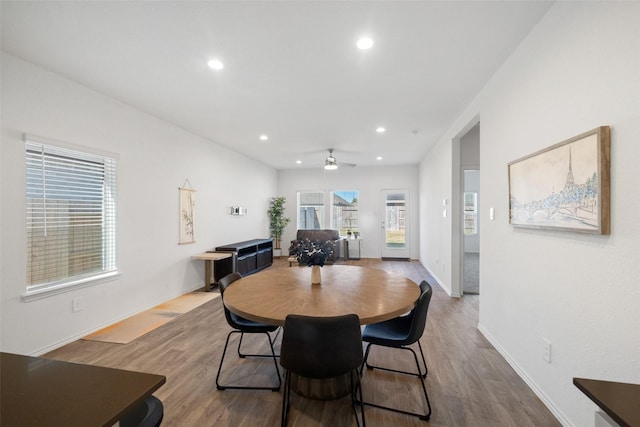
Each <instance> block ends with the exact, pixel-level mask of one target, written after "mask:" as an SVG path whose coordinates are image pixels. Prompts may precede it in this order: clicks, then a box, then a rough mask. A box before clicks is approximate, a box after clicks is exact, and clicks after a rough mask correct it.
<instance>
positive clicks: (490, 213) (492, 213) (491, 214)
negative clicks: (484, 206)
mask: <svg viewBox="0 0 640 427" xmlns="http://www.w3.org/2000/svg"><path fill="white" fill-rule="evenodd" d="M489 219H490V220H491V221H493V220H494V219H496V215H495V211H494V210H493V208H489Z"/></svg>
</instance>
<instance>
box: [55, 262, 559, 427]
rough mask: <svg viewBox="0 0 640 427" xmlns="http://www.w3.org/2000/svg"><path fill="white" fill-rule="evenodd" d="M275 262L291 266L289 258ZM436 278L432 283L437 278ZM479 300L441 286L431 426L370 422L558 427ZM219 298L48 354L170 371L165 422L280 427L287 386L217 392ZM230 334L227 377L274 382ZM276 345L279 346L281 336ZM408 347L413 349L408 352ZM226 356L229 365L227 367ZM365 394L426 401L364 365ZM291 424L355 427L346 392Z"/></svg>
mask: <svg viewBox="0 0 640 427" xmlns="http://www.w3.org/2000/svg"><path fill="white" fill-rule="evenodd" d="M347 263H348V264H352V265H362V266H366V267H370V268H379V269H384V270H388V271H393V272H397V273H401V274H404V275H405V276H406V277H408V278H410V279H412V280H414V281H415V282H416V283H419V282H420V281H421V280H423V279H425V278H427V277H428V273H427V272H426V270H425V269H424V268H423V267H422V265H421V264H420V263H418V262H404V261H380V260H372V259H363V260H360V261H348V262H347ZM271 268H304V267H288V263H287V262H286V260H285V259H284V258H281V259H278V260H276V262H275V263H274V266H273V267H271ZM432 283H434V282H432ZM478 298H479V297H478V296H477V295H465V296H464V297H463V298H460V299H454V298H449V296H447V294H446V293H445V292H444V291H443V290H442V289H441V288H439V287H438V286H435V287H434V293H433V297H432V300H431V305H430V307H429V314H428V318H427V326H426V329H425V333H424V335H423V336H422V339H421V340H420V341H421V343H422V346H423V348H424V350H425V356H426V359H427V365H428V367H429V375H428V376H427V379H426V380H425V381H426V385H427V390H428V392H429V398H430V400H431V406H432V408H433V413H432V416H431V420H430V421H429V423H428V424H427V423H425V422H424V421H420V420H418V419H417V418H414V417H409V416H406V415H401V414H396V413H393V412H389V411H383V410H380V409H376V408H372V407H367V408H366V419H367V423H368V425H370V426H391V425H393V426H421V425H425V426H427V425H430V426H432V427H441V426H450V427H465V426H469V427H484V426H486V427H499V426H505V427H510V426H513V427H516V426H517V427H527V426H530V427H534V426H535V427H540V426H560V423H559V422H558V421H557V420H556V419H555V418H554V416H553V415H552V414H551V413H550V412H549V410H548V409H547V408H546V407H545V406H544V405H543V404H542V402H541V401H540V400H539V399H538V398H537V397H536V396H535V394H534V393H533V392H532V391H531V390H530V389H529V388H528V387H527V385H526V384H525V383H524V381H522V380H521V379H520V377H519V376H518V375H517V374H516V373H515V372H514V371H513V369H512V368H511V367H510V366H509V365H508V364H507V362H506V361H505V360H504V359H503V358H502V356H500V354H498V352H497V351H496V350H495V349H494V348H493V347H492V346H491V345H490V344H489V343H488V342H487V340H486V339H485V338H484V337H483V336H482V335H481V334H480V332H478V330H477V328H476V326H477V322H478V301H479V300H478ZM221 304H222V301H221V299H220V298H216V299H214V300H213V301H211V302H208V303H206V304H204V305H202V306H200V307H199V308H197V309H195V310H192V311H191V312H189V313H186V314H184V315H182V316H180V317H179V318H177V319H176V320H174V321H172V322H169V323H168V324H166V325H164V326H162V327H160V328H158V329H156V330H154V331H152V332H150V333H148V334H146V335H144V336H143V337H140V338H138V339H136V340H134V341H132V342H131V343H129V344H109V343H101V342H92V341H82V340H79V341H76V342H73V343H70V344H68V345H66V346H64V347H61V348H59V349H57V350H54V351H52V352H50V353H48V354H46V355H44V357H49V358H53V359H59V360H67V361H72V362H79V363H87V364H93V365H100V366H109V367H114V368H122V369H130V370H137V371H143V372H151V373H158V374H163V375H166V377H167V383H166V384H165V385H164V386H163V387H161V388H160V389H159V390H158V391H157V392H156V393H155V395H156V396H157V397H158V398H160V399H161V400H162V402H163V403H164V409H165V417H164V421H163V424H162V425H163V426H213V425H215V426H234V427H235V426H250V427H256V426H275V425H278V424H279V423H280V411H281V403H282V392H271V391H250V390H242V391H235V390H225V391H218V390H216V386H215V377H216V373H217V369H218V363H219V361H220V356H221V354H222V348H223V346H224V341H225V339H226V335H227V333H228V332H229V330H230V328H229V326H228V325H227V323H226V321H225V319H224V314H223V310H222V305H221ZM236 340H237V338H232V341H231V343H230V351H228V356H227V359H225V367H224V373H223V378H221V379H222V380H223V381H232V382H242V381H251V382H262V383H266V384H275V382H276V376H275V369H274V366H273V361H272V360H269V359H250V358H246V359H238V358H237V357H235V356H236V355H235V353H234V349H235V347H232V346H233V345H234V343H235V344H236V346H237V341H236ZM245 345H247V346H248V347H246V348H247V350H252V351H257V352H265V351H267V349H268V347H267V344H266V340H265V339H264V337H262V338H260V337H247V338H245V340H244V342H243V349H245ZM276 351H279V339H278V346H277V349H276ZM404 353H407V354H404ZM409 357H410V353H409V352H406V351H398V350H395V351H394V350H391V349H384V348H380V347H376V348H374V349H372V351H371V356H370V359H371V362H375V363H378V364H385V365H391V364H394V365H395V366H396V367H398V368H399V369H407V370H408V369H412V368H414V367H415V366H414V364H413V362H412V360H411V359H409ZM227 360H228V363H227ZM363 390H364V396H365V400H367V401H375V402H379V403H383V404H385V405H389V404H390V405H393V406H400V407H403V408H404V409H408V410H412V411H420V410H422V407H423V406H424V402H423V401H422V399H424V398H423V397H422V392H421V389H420V384H419V381H418V380H417V379H416V378H413V377H409V376H403V375H398V374H392V373H388V372H382V371H375V370H374V371H369V370H365V373H364V376H363ZM292 398H293V400H292V408H291V413H290V419H289V425H290V426H305V427H307V426H332V427H334V426H336V427H340V426H351V425H355V420H354V416H353V412H352V411H351V405H350V401H349V399H348V398H344V399H338V400H335V401H328V402H325V401H317V400H310V399H304V398H301V397H299V396H296V395H293V396H292Z"/></svg>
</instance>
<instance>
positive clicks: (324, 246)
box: [290, 239, 335, 267]
mask: <svg viewBox="0 0 640 427" xmlns="http://www.w3.org/2000/svg"><path fill="white" fill-rule="evenodd" d="M334 244H335V243H334V241H333V240H327V241H324V242H322V241H320V240H309V239H300V240H297V241H296V242H294V244H293V245H292V247H291V250H290V254H291V255H293V256H295V257H296V259H297V260H298V262H301V263H303V264H306V265H308V266H310V267H311V266H312V265H319V266H320V267H322V266H323V265H324V263H325V262H326V261H327V258H328V257H329V256H331V255H332V254H333V252H334Z"/></svg>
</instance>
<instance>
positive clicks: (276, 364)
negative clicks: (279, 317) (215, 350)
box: [216, 330, 282, 391]
mask: <svg viewBox="0 0 640 427" xmlns="http://www.w3.org/2000/svg"><path fill="white" fill-rule="evenodd" d="M232 334H240V342H242V337H243V335H244V333H243V332H241V331H236V330H234V331H231V332H229V334H227V340H226V341H225V343H224V349H223V350H222V357H221V358H220V365H219V366H218V374H217V375H216V388H217V389H218V390H225V389H227V388H228V389H240V390H271V391H280V387H281V386H282V378H281V377H280V368H279V367H278V360H277V359H276V357H277V356H276V352H275V350H274V348H273V341H272V340H271V335H269V333H268V332H264V334H265V335H267V339H268V340H269V348H270V349H271V354H270V355H265V354H258V355H252V354H245V355H243V356H244V357H246V356H253V357H271V358H273V364H274V366H275V368H276V375H278V386H277V387H274V386H271V387H267V386H264V387H256V386H238V385H224V384H220V373H221V372H222V364H223V362H224V357H225V355H226V353H227V347H228V346H229V339H230V338H231V335H232ZM238 355H240V344H238ZM240 357H242V356H240Z"/></svg>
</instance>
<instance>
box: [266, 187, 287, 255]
mask: <svg viewBox="0 0 640 427" xmlns="http://www.w3.org/2000/svg"><path fill="white" fill-rule="evenodd" d="M286 201H287V199H286V198H285V197H282V196H281V197H272V198H271V204H270V206H269V210H268V211H267V213H268V214H269V229H270V230H271V237H273V239H274V255H275V251H278V252H280V250H281V249H282V248H281V247H280V241H281V239H282V233H283V232H284V229H285V227H286V226H287V225H288V224H289V223H290V222H291V218H287V217H285V216H284V203H285V202H286ZM278 256H279V255H278Z"/></svg>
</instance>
